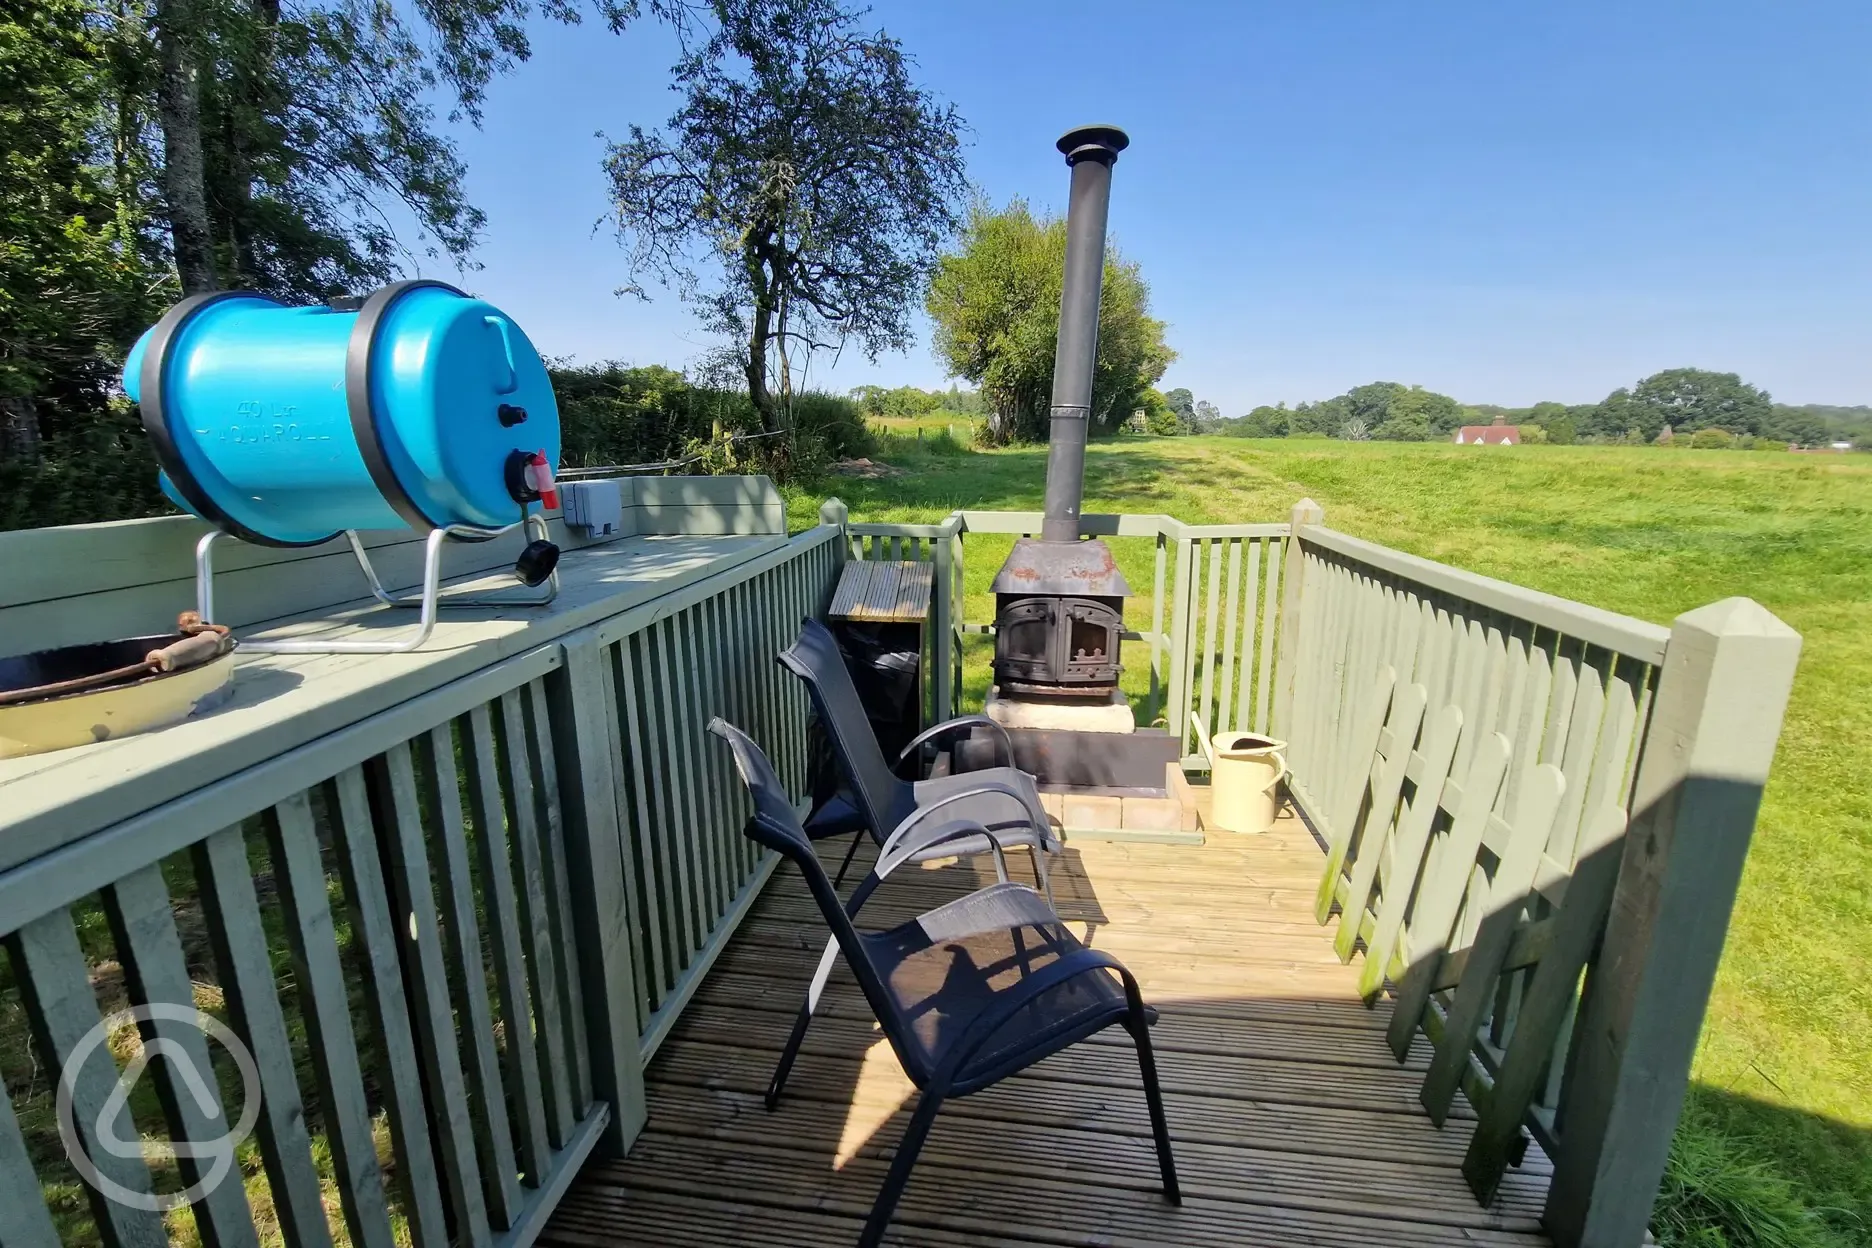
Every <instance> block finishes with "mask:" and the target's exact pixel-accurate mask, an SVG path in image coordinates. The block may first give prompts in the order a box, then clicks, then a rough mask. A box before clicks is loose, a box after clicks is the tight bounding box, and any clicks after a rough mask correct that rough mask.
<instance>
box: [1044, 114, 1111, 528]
mask: <svg viewBox="0 0 1872 1248" xmlns="http://www.w3.org/2000/svg"><path fill="white" fill-rule="evenodd" d="M1130 144H1131V140H1130V138H1129V137H1128V136H1127V135H1126V134H1125V132H1124V131H1122V130H1120V129H1118V127H1116V126H1081V127H1079V128H1078V129H1077V130H1073V131H1069V132H1068V133H1067V134H1066V136H1065V137H1064V138H1062V139H1061V140H1060V141H1059V143H1058V147H1059V150H1060V151H1061V152H1062V153H1064V154H1065V156H1066V163H1067V164H1068V165H1070V166H1071V167H1072V195H1071V199H1070V200H1069V202H1068V205H1067V209H1066V283H1065V286H1064V287H1063V288H1062V289H1061V291H1060V323H1059V345H1058V347H1057V348H1056V349H1055V351H1054V355H1053V420H1052V428H1051V430H1050V432H1049V438H1048V444H1047V479H1046V521H1045V523H1044V525H1043V527H1042V528H1041V531H1040V535H1041V537H1042V538H1043V539H1044V540H1046V541H1049V542H1076V541H1078V540H1079V508H1080V504H1081V503H1082V502H1083V501H1084V497H1085V450H1086V434H1087V432H1088V425H1089V423H1090V419H1091V415H1092V367H1093V364H1094V363H1095V362H1096V360H1097V358H1098V321H1099V288H1100V287H1101V286H1102V285H1103V284H1104V279H1105V219H1106V216H1107V213H1108V211H1109V210H1110V208H1111V169H1112V165H1113V164H1115V163H1116V162H1117V160H1118V153H1119V152H1122V151H1124V149H1125V148H1127V147H1129V146H1130Z"/></svg>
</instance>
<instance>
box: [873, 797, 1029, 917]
mask: <svg viewBox="0 0 1872 1248" xmlns="http://www.w3.org/2000/svg"><path fill="white" fill-rule="evenodd" d="M911 822H912V820H910V819H906V820H904V822H903V823H902V824H901V825H899V827H898V829H897V831H896V832H893V833H891V837H890V839H889V840H887V841H885V842H884V848H883V849H880V850H879V851H878V858H877V863H876V865H874V866H873V867H872V868H871V872H870V874H868V875H866V876H865V878H864V880H863V881H862V882H861V883H860V884H859V885H858V887H857V888H855V889H853V890H852V895H851V900H850V901H848V902H846V903H845V914H846V916H847V917H849V918H853V919H855V918H857V917H858V911H859V910H861V909H863V908H864V904H865V902H867V901H869V900H870V899H871V894H872V893H875V892H876V891H877V887H878V885H880V884H882V883H883V882H884V877H885V876H887V875H889V874H890V873H891V872H893V871H895V870H896V869H897V868H898V867H901V866H902V865H903V864H904V863H906V862H909V861H910V860H911V859H912V858H914V857H916V855H918V854H920V853H922V852H923V851H924V850H926V849H930V848H932V847H934V846H937V845H940V844H942V843H943V842H944V841H954V840H962V839H964V838H966V837H972V836H985V837H987V838H988V848H989V850H990V851H991V852H993V854H994V858H995V878H996V879H997V880H999V881H1000V882H1001V883H1003V884H1005V883H1007V878H1008V873H1007V854H1006V851H1005V849H1004V848H1003V847H1002V845H1001V838H1000V837H998V836H996V835H995V834H994V833H992V832H990V831H989V830H988V829H987V828H984V827H983V826H982V825H981V824H979V823H976V822H975V821H973V820H971V819H952V820H950V821H949V822H948V823H939V824H937V825H935V826H934V827H929V828H923V829H914V830H913V829H911V828H910V826H909V825H910V824H911Z"/></svg>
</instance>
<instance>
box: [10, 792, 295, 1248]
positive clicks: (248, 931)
mask: <svg viewBox="0 0 1872 1248" xmlns="http://www.w3.org/2000/svg"><path fill="white" fill-rule="evenodd" d="M191 857H192V859H193V861H194V864H195V878H196V880H197V882H198V883H199V884H200V887H201V905H202V917H203V918H204V919H205V920H206V923H205V926H206V927H207V929H208V937H209V941H210V944H211V945H212V947H213V950H214V959H215V965H216V967H218V968H219V969H220V972H221V990H222V993H223V994H224V995H225V997H226V998H227V1005H228V1013H229V1014H230V1015H231V1016H232V1018H233V1025H234V1031H235V1034H237V1035H238V1036H240V1038H241V1041H242V1043H244V1044H245V1045H246V1046H247V1051H248V1052H249V1053H251V1054H252V1055H253V1059H254V1070H255V1072H256V1073H257V1074H258V1076H259V1080H260V1088H259V1094H260V1117H259V1119H258V1120H257V1122H256V1123H255V1127H254V1134H255V1136H256V1138H257V1139H258V1141H259V1145H260V1156H261V1159H262V1160H263V1161H264V1162H265V1163H266V1174H267V1185H268V1187H269V1188H270V1189H271V1191H272V1194H273V1214H274V1217H275V1218H276V1219H278V1221H279V1224H280V1229H281V1231H282V1233H283V1234H284V1235H285V1238H286V1242H287V1243H289V1244H291V1245H293V1246H294V1248H302V1246H303V1248H313V1246H315V1245H321V1244H323V1245H329V1244H330V1243H331V1242H332V1240H331V1229H330V1227H329V1225H328V1224H327V1223H326V1221H325V1209H324V1202H323V1197H322V1195H321V1193H320V1191H319V1176H318V1169H317V1167H316V1166H315V1165H314V1164H313V1161H312V1139H311V1136H310V1135H308V1134H307V1132H306V1125H305V1105H304V1101H303V1098H302V1097H301V1095H300V1090H299V1079H298V1076H297V1074H296V1073H295V1072H294V1070H293V1064H292V1044H291V1042H290V1040H289V1039H288V1033H287V1031H286V1016H285V1013H284V1011H282V1010H281V1009H280V1002H279V988H278V985H277V983H276V982H275V980H274V978H273V963H272V960H271V959H270V958H269V957H268V956H267V934H266V927H265V925H264V924H263V923H262V921H261V918H260V903H259V898H258V896H257V895H256V894H255V892H254V882H253V868H252V866H251V865H250V864H249V862H248V860H247V841H246V838H245V836H243V835H242V832H241V828H240V825H238V824H236V825H235V826H233V827H230V828H223V829H222V830H221V831H219V832H216V833H214V834H213V835H211V836H209V837H207V838H206V839H204V840H202V841H200V842H198V843H197V844H196V845H195V847H194V849H193V851H192V853H191ZM0 1241H3V1242H6V1243H11V1242H12V1241H11V1240H9V1239H7V1238H6V1237H5V1236H0Z"/></svg>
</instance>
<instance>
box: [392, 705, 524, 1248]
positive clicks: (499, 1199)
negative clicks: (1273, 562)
mask: <svg viewBox="0 0 1872 1248" xmlns="http://www.w3.org/2000/svg"><path fill="white" fill-rule="evenodd" d="M416 744H417V750H418V752H419V754H420V755H421V758H422V764H423V767H422V771H423V785H424V791H423V796H424V799H425V804H426V805H427V806H428V807H429V809H430V810H431V811H432V812H434V815H435V819H436V848H437V854H436V868H437V870H438V871H439V872H440V875H441V891H442V896H443V898H444V904H445V905H446V907H447V917H446V919H444V920H443V921H442V923H441V924H440V927H441V934H442V943H443V952H444V954H445V955H446V956H447V959H448V962H449V965H450V966H451V967H452V968H453V970H454V973H455V976H456V977H457V978H458V979H460V980H461V982H462V985H463V987H464V989H465V992H466V998H467V999H466V1005H465V1009H464V1010H463V1013H464V1016H465V1018H464V1022H463V1025H462V1027H461V1038H462V1042H463V1043H464V1044H465V1045H467V1046H468V1049H469V1053H470V1060H469V1061H468V1062H467V1075H468V1083H469V1085H470V1087H471V1089H472V1091H473V1095H474V1103H475V1105H476V1106H478V1107H479V1110H480V1112H479V1114H477V1115H476V1117H475V1129H476V1131H475V1133H476V1136H477V1138H478V1140H479V1143H480V1148H479V1150H478V1156H479V1157H480V1159H481V1177H482V1181H483V1182H484V1183H485V1184H486V1194H487V1198H488V1206H489V1208H488V1216H489V1219H490V1220H491V1221H492V1222H493V1224H494V1225H495V1226H496V1227H498V1228H501V1229H505V1228H507V1227H510V1226H512V1225H513V1224H514V1220H515V1219H516V1218H517V1217H518V1216H519V1213H520V1181H519V1179H518V1178H517V1177H516V1174H517V1170H518V1167H517V1166H516V1164H515V1162H514V1151H513V1131H512V1128H511V1127H510V1126H509V1125H508V1121H507V1095H506V1092H505V1090H504V1089H503V1087H502V1085H501V1075H500V1051H499V1049H498V1047H497V1046H496V1045H495V1043H494V1020H493V1016H492V1015H491V1014H490V1013H489V1011H488V996H487V971H486V968H485V966H484V965H483V963H482V960H481V925H480V921H479V920H478V919H477V918H476V917H475V909H476V907H475V894H474V879H473V876H472V875H471V873H470V869H469V866H468V834H467V832H466V830H465V829H464V828H463V826H462V811H461V778H460V776H459V775H458V774H457V772H456V769H455V737H454V734H453V733H451V732H450V731H449V726H448V725H447V724H443V725H441V726H440V727H437V728H432V729H430V730H429V731H428V732H426V733H424V734H423V735H422V736H421V737H419V738H418V739H417V743H416ZM477 831H478V832H479V833H480V834H481V835H486V833H485V831H484V830H481V829H477Z"/></svg>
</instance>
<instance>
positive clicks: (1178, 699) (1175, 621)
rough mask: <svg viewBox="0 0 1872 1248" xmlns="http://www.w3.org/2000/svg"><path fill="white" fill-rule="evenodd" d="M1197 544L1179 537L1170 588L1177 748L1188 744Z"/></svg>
mask: <svg viewBox="0 0 1872 1248" xmlns="http://www.w3.org/2000/svg"><path fill="white" fill-rule="evenodd" d="M1194 550H1195V544H1194V543H1193V542H1191V541H1190V539H1189V538H1187V537H1179V538H1177V553H1176V581H1175V583H1174V585H1173V587H1172V589H1171V592H1172V593H1173V594H1175V595H1176V597H1175V598H1174V599H1173V600H1172V603H1171V608H1170V708H1169V710H1170V713H1169V727H1170V735H1171V736H1172V737H1174V738H1175V739H1176V743H1177V749H1178V750H1179V751H1186V750H1187V749H1188V748H1189V663H1190V655H1189V649H1190V613H1191V611H1192V609H1193V608H1194V606H1195V601H1196V591H1195V588H1194V584H1193V581H1194V572H1193V567H1194V565H1195V553H1194Z"/></svg>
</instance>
